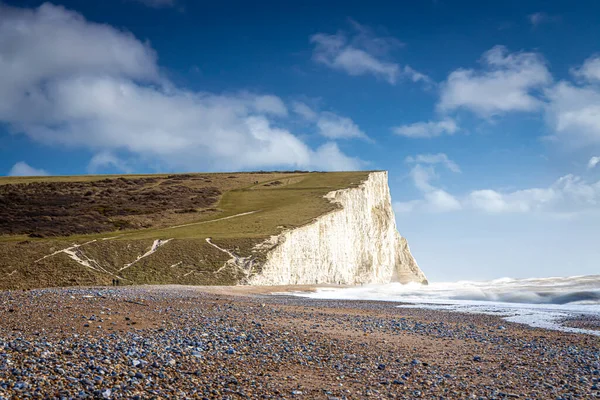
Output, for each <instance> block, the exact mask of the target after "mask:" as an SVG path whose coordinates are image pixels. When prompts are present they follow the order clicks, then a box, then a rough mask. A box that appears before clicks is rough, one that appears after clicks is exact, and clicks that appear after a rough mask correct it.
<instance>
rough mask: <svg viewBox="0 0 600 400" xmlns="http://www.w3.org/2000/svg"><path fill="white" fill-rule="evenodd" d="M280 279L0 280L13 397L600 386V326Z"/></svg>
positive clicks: (4, 390)
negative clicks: (259, 284) (541, 323)
mask: <svg viewBox="0 0 600 400" xmlns="http://www.w3.org/2000/svg"><path fill="white" fill-rule="evenodd" d="M304 288H306V289H308V290H314V289H315V288H314V287H312V288H310V287H304ZM280 289H281V287H278V288H277V290H280ZM288 289H290V288H289V287H288ZM293 289H297V287H294V288H293ZM267 291H271V292H272V291H273V288H272V287H270V288H269V289H268V290H265V289H262V288H261V289H256V288H242V287H233V288H231V287H229V288H223V287H212V288H210V289H209V290H205V289H204V288H198V287H186V286H183V287H179V286H167V287H164V286H136V287H126V286H125V287H97V288H63V289H38V290H30V291H27V292H18V291H13V292H6V291H5V292H0V398H3V397H4V398H7V399H8V398H20V397H25V396H26V395H31V396H34V397H35V396H37V395H40V396H42V397H47V396H55V395H59V394H61V395H64V396H66V397H69V396H79V395H81V394H82V393H83V394H87V395H89V396H91V397H100V398H102V397H104V398H111V399H112V398H132V397H134V396H139V397H140V398H148V397H158V398H186V397H187V398H195V397H199V398H203V397H204V398H209V399H212V398H214V399H217V398H219V399H221V398H231V399H234V398H235V399H237V398H261V397H263V396H264V398H307V399H309V398H310V399H312V398H323V399H328V398H340V399H341V398H347V399H350V398H407V399H408V398H432V397H436V398H439V397H445V398H467V397H469V396H475V397H476V398H501V397H509V396H514V397H515V398H516V396H519V397H520V398H559V397H562V396H568V395H571V396H579V397H580V398H581V397H583V398H594V397H598V396H600V389H599V387H600V341H599V340H598V338H597V337H594V336H590V335H582V334H571V333H563V332H557V331H548V330H543V329H537V328H529V327H527V326H524V325H520V324H515V323H510V322H506V321H504V320H502V319H500V317H497V316H490V315H476V314H463V313H449V312H443V311H433V310H426V309H414V308H410V309H408V308H398V307H396V305H395V304H390V303H387V302H381V301H355V300H313V299H308V298H301V297H296V296H272V295H266V293H265V292H267Z"/></svg>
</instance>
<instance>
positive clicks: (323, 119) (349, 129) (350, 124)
mask: <svg viewBox="0 0 600 400" xmlns="http://www.w3.org/2000/svg"><path fill="white" fill-rule="evenodd" d="M292 109H293V110H294V112H295V113H296V114H298V115H300V116H301V117H302V118H304V119H305V120H306V121H308V122H311V123H314V124H315V126H316V129H317V132H318V133H319V134H320V135H321V136H324V137H326V138H328V139H333V140H336V139H364V140H370V138H369V137H368V136H367V134H366V133H364V132H363V131H362V130H361V129H360V127H359V126H358V125H357V124H356V123H355V122H354V121H352V119H350V118H348V117H342V116H341V115H337V114H335V113H332V112H329V111H317V110H314V109H313V108H311V107H310V106H308V105H307V104H305V103H302V102H294V103H292Z"/></svg>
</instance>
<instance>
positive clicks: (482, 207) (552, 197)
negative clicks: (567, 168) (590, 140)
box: [394, 154, 600, 217]
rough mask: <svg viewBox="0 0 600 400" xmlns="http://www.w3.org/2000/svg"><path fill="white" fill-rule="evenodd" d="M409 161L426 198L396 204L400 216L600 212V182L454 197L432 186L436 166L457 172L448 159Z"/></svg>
mask: <svg viewBox="0 0 600 400" xmlns="http://www.w3.org/2000/svg"><path fill="white" fill-rule="evenodd" d="M407 161H408V162H409V163H417V164H416V165H415V166H414V167H413V168H412V169H411V172H410V176H411V178H412V181H413V183H414V185H415V187H416V188H417V189H418V190H419V191H421V192H422V194H423V197H422V198H420V199H415V200H410V201H405V202H397V203H395V204H394V208H395V210H396V211H397V212H414V211H420V212H450V211H458V210H470V211H479V212H485V213H489V214H506V213H537V214H547V215H552V216H561V217H564V216H574V215H578V214H583V213H585V212H588V211H598V210H599V209H600V181H596V182H588V181H586V180H584V179H583V178H581V177H579V176H576V175H572V174H568V175H565V176H563V177H561V178H559V179H557V180H556V181H555V182H554V183H552V184H551V185H550V186H548V187H535V188H528V189H521V190H514V191H499V190H493V189H480V190H473V191H471V192H469V193H467V194H466V195H463V196H455V195H452V194H450V193H448V192H446V191H445V190H442V189H440V188H439V187H437V186H436V185H434V184H433V183H432V181H433V180H434V179H435V178H437V174H436V170H435V165H436V164H442V165H445V166H446V168H448V169H449V170H456V168H458V166H456V168H454V166H453V165H452V164H449V165H448V164H447V157H445V155H443V154H438V155H421V156H416V157H410V158H408V159H407ZM448 161H450V160H448ZM597 162H600V158H599V159H598V160H596V163H597ZM590 163H592V160H590ZM458 171H459V170H457V171H455V172H458Z"/></svg>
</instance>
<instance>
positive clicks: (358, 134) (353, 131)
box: [317, 112, 368, 139]
mask: <svg viewBox="0 0 600 400" xmlns="http://www.w3.org/2000/svg"><path fill="white" fill-rule="evenodd" d="M317 128H318V129H319V133H320V134H321V135H323V136H325V137H327V138H330V139H351V138H361V139H368V136H367V135H366V134H365V133H364V132H363V131H362V130H360V128H359V127H358V125H356V124H355V123H354V121H352V120H351V119H350V118H346V117H341V116H339V115H337V114H334V113H332V112H322V113H321V114H320V115H319V119H318V120H317Z"/></svg>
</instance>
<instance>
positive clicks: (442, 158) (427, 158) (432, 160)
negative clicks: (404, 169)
mask: <svg viewBox="0 0 600 400" xmlns="http://www.w3.org/2000/svg"><path fill="white" fill-rule="evenodd" d="M405 161H406V162H407V163H409V164H442V165H444V166H445V167H446V168H448V169H449V170H450V171H452V172H460V167H459V166H458V164H456V163H455V162H454V161H452V160H451V159H449V158H448V156H447V155H446V154H444V153H438V154H419V155H417V156H415V157H412V156H408V157H406V160H405Z"/></svg>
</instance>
